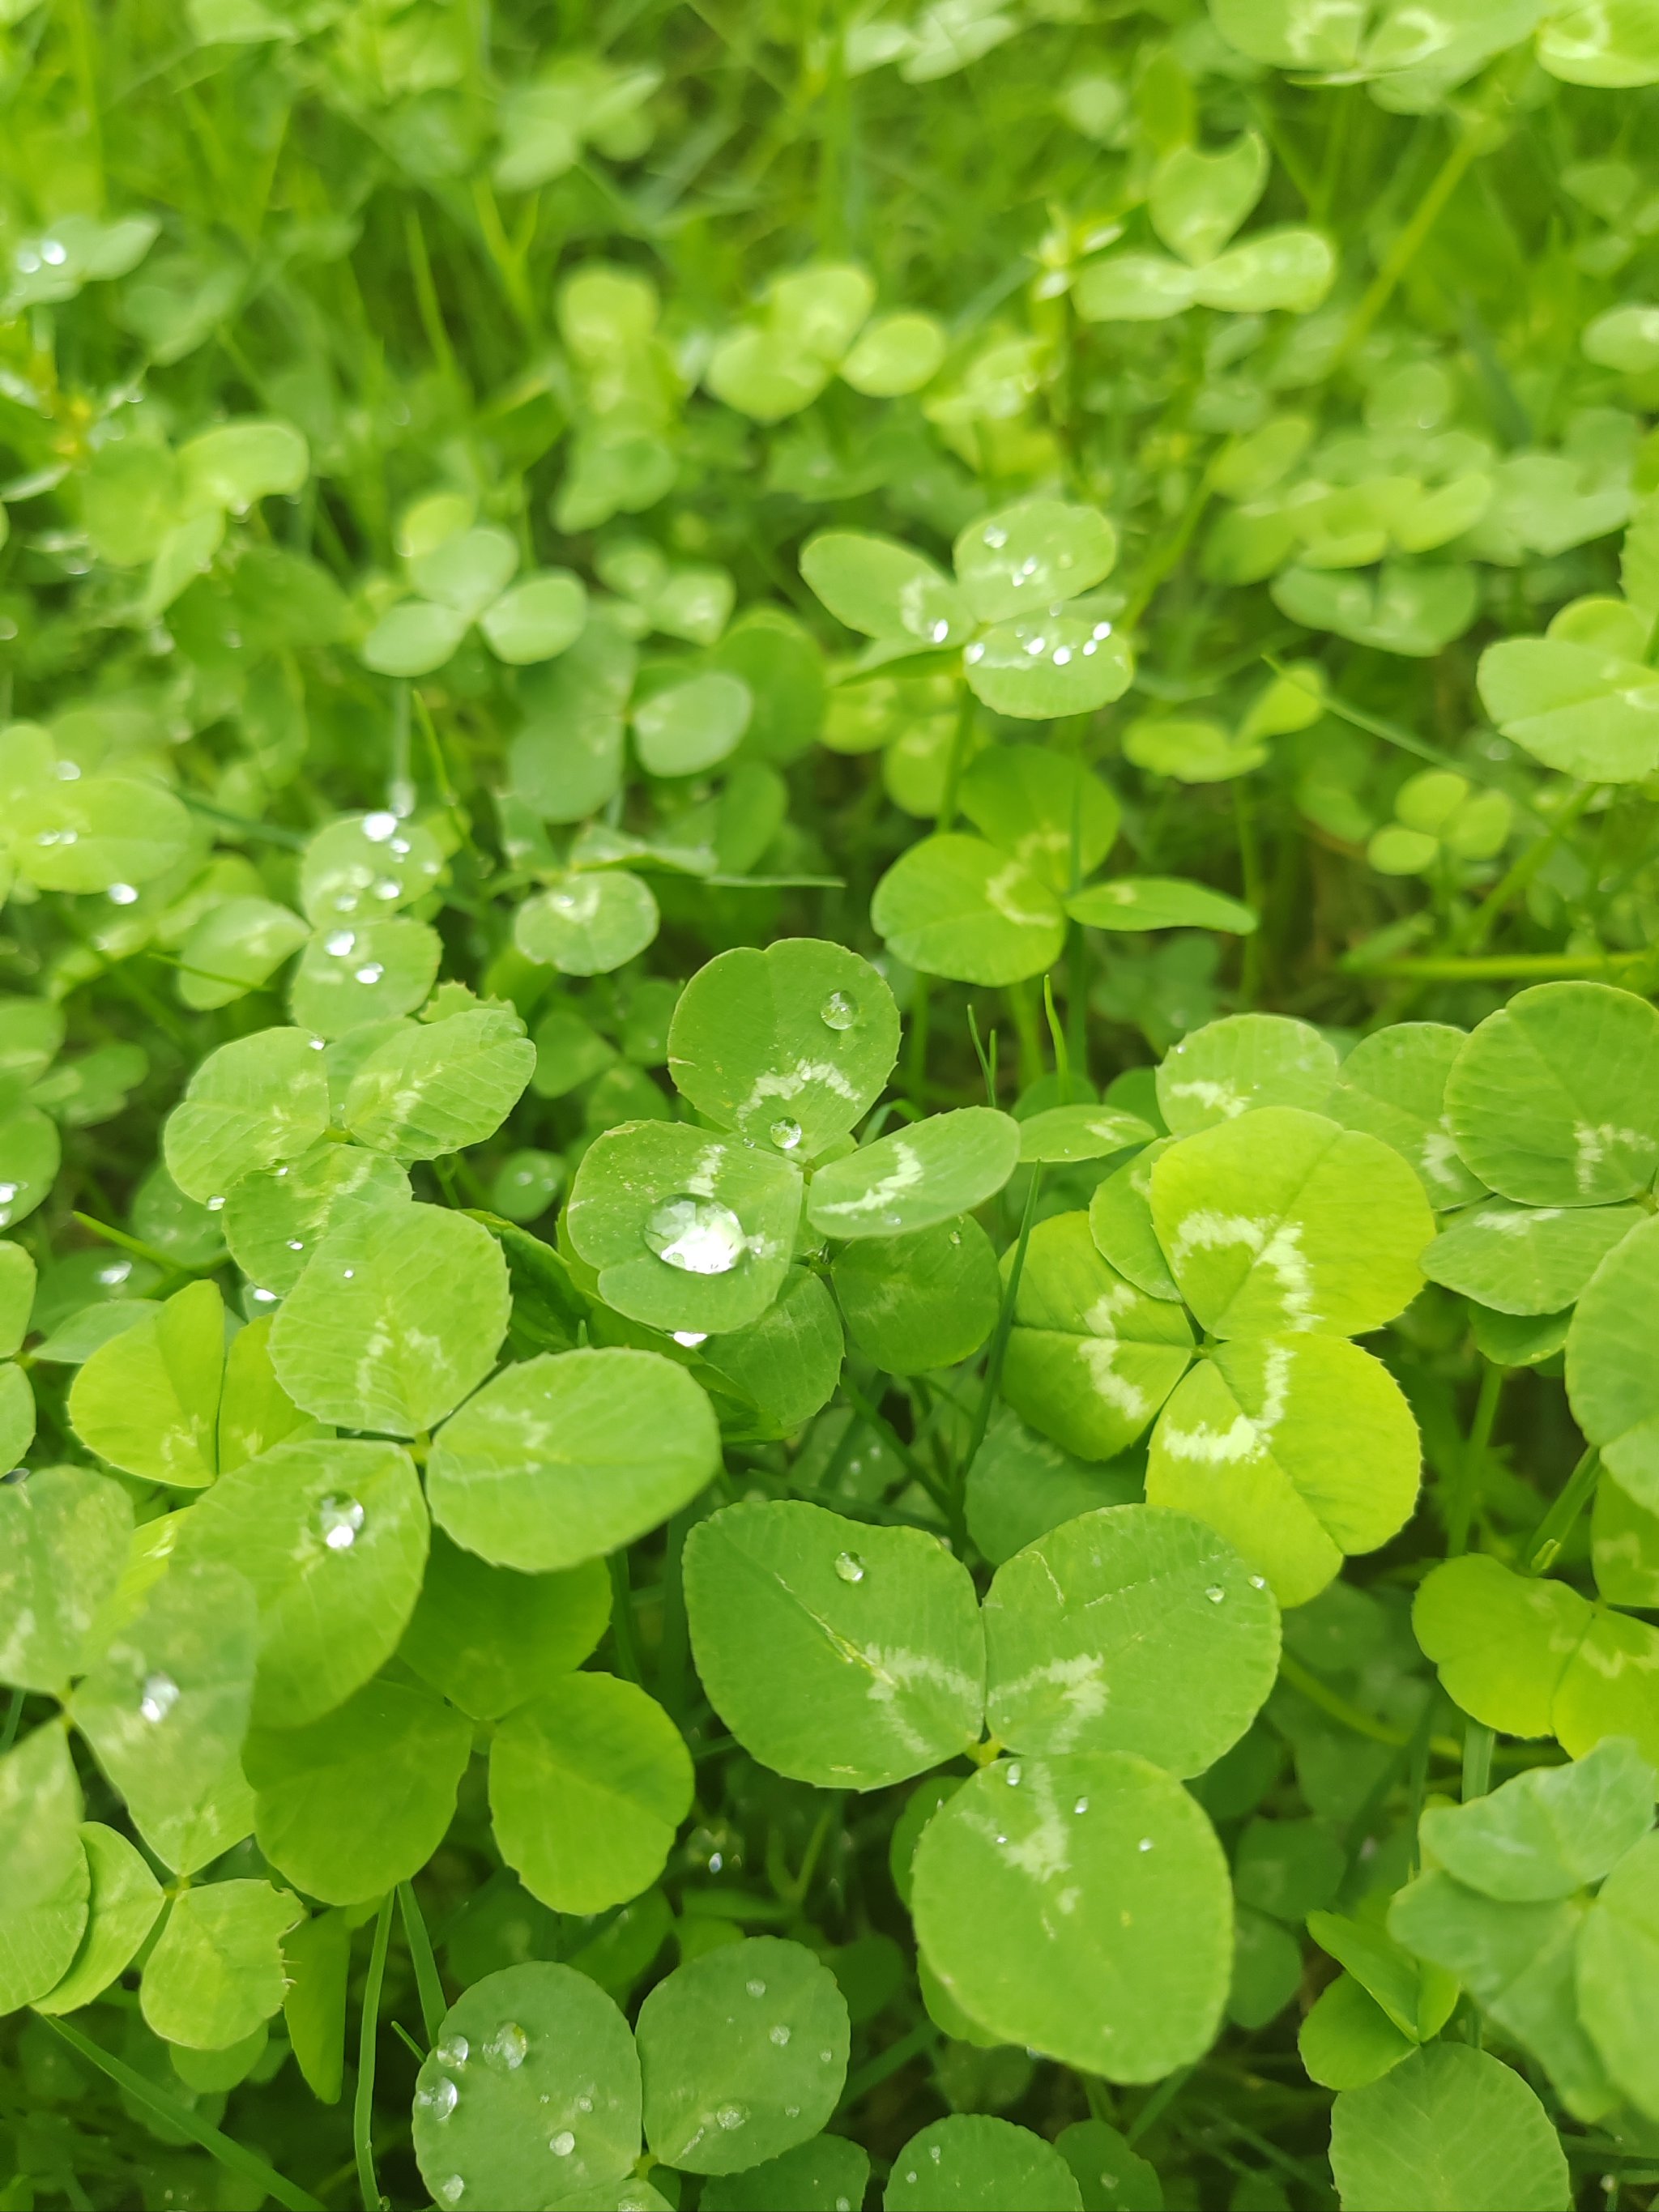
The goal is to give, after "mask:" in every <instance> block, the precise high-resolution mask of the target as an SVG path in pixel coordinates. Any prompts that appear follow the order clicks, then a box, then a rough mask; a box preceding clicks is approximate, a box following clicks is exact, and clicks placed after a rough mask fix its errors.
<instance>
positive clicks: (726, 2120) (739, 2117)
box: [714, 2105, 749, 2133]
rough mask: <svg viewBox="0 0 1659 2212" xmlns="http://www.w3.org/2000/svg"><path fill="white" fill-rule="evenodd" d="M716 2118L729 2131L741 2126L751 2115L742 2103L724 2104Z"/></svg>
mask: <svg viewBox="0 0 1659 2212" xmlns="http://www.w3.org/2000/svg"><path fill="white" fill-rule="evenodd" d="M714 2118H716V2119H717V2120H718V2121H719V2122H720V2125H721V2126H722V2127H723V2128H725V2129H726V2130H727V2132H728V2133H729V2132H730V2131H731V2130H733V2129H736V2128H740V2127H741V2126H742V2125H743V2124H744V2121H745V2120H746V2119H747V2118H749V2115H748V2113H747V2112H745V2110H744V2107H743V2106H741V2105H722V2106H720V2110H719V2112H716V2113H715V2115H714Z"/></svg>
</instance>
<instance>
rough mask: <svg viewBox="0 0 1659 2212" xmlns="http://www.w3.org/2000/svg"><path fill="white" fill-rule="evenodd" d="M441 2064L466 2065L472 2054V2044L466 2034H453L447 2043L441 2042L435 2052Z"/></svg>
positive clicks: (434, 2054) (434, 2055)
mask: <svg viewBox="0 0 1659 2212" xmlns="http://www.w3.org/2000/svg"><path fill="white" fill-rule="evenodd" d="M432 2055H433V2057H435V2059H436V2060H437V2062H438V2063H439V2065H440V2066H456V2067H459V2066H465V2063H466V2062H467V2060H468V2059H469V2058H471V2056H472V2045H471V2044H470V2043H469V2042H468V2041H467V2039H466V2038H465V2036H464V2035H452V2036H451V2037H450V2039H449V2040H448V2042H447V2043H441V2044H440V2045H438V2047H437V2049H436V2050H435V2051H434V2052H433V2054H432Z"/></svg>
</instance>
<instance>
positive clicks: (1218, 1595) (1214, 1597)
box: [1204, 1583, 1227, 1605]
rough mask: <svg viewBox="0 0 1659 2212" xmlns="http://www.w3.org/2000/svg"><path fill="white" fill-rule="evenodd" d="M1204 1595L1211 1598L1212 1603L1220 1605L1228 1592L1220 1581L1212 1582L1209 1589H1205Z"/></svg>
mask: <svg viewBox="0 0 1659 2212" xmlns="http://www.w3.org/2000/svg"><path fill="white" fill-rule="evenodd" d="M1204 1595H1205V1596H1206V1598H1208V1599H1209V1601H1210V1603H1211V1604H1212V1605H1219V1604H1220V1603H1221V1601H1222V1600H1223V1599H1224V1598H1225V1596H1226V1595H1227V1593H1226V1591H1225V1589H1222V1587H1221V1585H1220V1583H1211V1584H1210V1587H1209V1588H1208V1589H1206V1591H1205V1593H1204Z"/></svg>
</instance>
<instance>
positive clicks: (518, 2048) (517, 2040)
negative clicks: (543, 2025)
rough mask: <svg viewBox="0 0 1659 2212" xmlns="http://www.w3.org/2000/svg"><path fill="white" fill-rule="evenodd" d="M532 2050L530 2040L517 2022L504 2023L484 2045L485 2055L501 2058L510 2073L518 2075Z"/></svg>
mask: <svg viewBox="0 0 1659 2212" xmlns="http://www.w3.org/2000/svg"><path fill="white" fill-rule="evenodd" d="M529 2048H530V2038H529V2037H528V2036H527V2035H526V2033H525V2032H524V2030H523V2029H522V2028H521V2027H520V2026H519V2023H518V2022H517V2021H515V2020H508V2021H502V2023H501V2026H500V2027H498V2028H497V2029H496V2031H495V2034H494V2035H493V2036H492V2037H491V2038H490V2039H489V2042H488V2043H487V2044H485V2045H484V2055H485V2057H489V2058H499V2059H500V2060H501V2063H502V2065H503V2066H505V2067H506V2068H507V2069H508V2071H509V2072H511V2073H516V2072H517V2071H518V2069H519V2068H520V2066H522V2065H523V2064H524V2062H525V2054H526V2051H528V2050H529Z"/></svg>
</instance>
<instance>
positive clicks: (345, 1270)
mask: <svg viewBox="0 0 1659 2212" xmlns="http://www.w3.org/2000/svg"><path fill="white" fill-rule="evenodd" d="M356 1273H357V1270H356V1268H355V1267H342V1268H341V1270H340V1280H341V1281H342V1282H343V1283H349V1282H351V1281H353V1280H354V1279H356Z"/></svg>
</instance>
